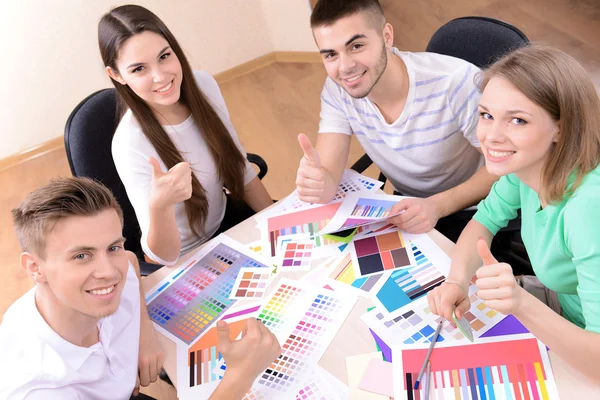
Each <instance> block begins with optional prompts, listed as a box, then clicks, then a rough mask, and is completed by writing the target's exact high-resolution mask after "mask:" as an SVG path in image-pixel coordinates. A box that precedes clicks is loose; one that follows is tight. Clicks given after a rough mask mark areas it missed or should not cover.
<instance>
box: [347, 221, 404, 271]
mask: <svg viewBox="0 0 600 400" xmlns="http://www.w3.org/2000/svg"><path fill="white" fill-rule="evenodd" d="M348 249H349V250H350V255H351V257H352V265H353V266H354V273H355V274H356V276H366V275H370V274H373V273H379V272H384V271H390V270H393V269H398V268H403V267H408V266H409V265H411V264H412V265H414V264H415V263H414V261H413V259H412V257H411V256H412V252H411V251H410V247H409V245H408V243H407V242H406V239H404V238H403V234H402V232H400V231H399V230H396V231H392V232H385V233H375V234H372V235H367V236H364V237H360V238H357V239H354V240H353V241H352V242H351V243H350V244H349V245H348Z"/></svg>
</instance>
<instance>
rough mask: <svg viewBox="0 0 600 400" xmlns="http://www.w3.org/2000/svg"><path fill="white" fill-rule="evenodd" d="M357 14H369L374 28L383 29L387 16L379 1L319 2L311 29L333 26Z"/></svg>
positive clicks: (345, 0) (311, 22) (327, 0)
mask: <svg viewBox="0 0 600 400" xmlns="http://www.w3.org/2000/svg"><path fill="white" fill-rule="evenodd" d="M356 13H367V14H369V17H370V19H371V20H372V21H373V23H374V26H376V27H378V28H379V25H381V28H383V25H384V24H385V16H384V14H383V8H381V4H379V1H378V0H319V1H318V2H317V4H316V5H315V8H314V9H313V12H312V15H311V17H310V27H311V28H316V27H319V26H327V25H332V24H334V23H335V22H336V21H338V20H340V19H342V18H345V17H349V16H350V15H353V14H356Z"/></svg>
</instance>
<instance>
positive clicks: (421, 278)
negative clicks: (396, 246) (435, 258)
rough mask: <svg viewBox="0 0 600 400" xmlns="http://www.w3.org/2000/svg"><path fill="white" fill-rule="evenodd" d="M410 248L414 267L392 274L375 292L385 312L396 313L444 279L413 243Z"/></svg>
mask: <svg viewBox="0 0 600 400" xmlns="http://www.w3.org/2000/svg"><path fill="white" fill-rule="evenodd" d="M410 247H411V252H412V253H413V257H414V259H415V264H416V265H414V266H410V267H408V268H403V269H400V270H398V271H394V272H392V274H391V275H390V277H389V278H388V279H387V280H386V281H385V283H384V284H383V286H382V287H381V289H380V290H379V291H378V292H377V295H376V298H377V300H378V302H379V303H380V304H381V305H382V306H383V307H384V308H385V309H386V311H387V312H393V311H396V310H398V309H400V308H402V307H404V306H405V305H407V304H410V303H411V302H413V301H414V300H416V299H418V298H420V297H422V296H425V295H426V294H427V292H429V291H430V290H433V289H434V288H436V287H438V286H439V285H441V284H442V282H444V280H445V279H446V277H445V276H444V275H443V274H442V272H441V271H440V270H439V269H438V268H436V267H435V266H434V265H433V263H432V262H431V261H429V259H428V258H427V257H426V256H425V254H423V253H422V252H421V250H419V249H418V248H417V246H416V245H415V244H414V243H410ZM357 253H358V250H357ZM382 258H383V256H382ZM359 260H360V258H359Z"/></svg>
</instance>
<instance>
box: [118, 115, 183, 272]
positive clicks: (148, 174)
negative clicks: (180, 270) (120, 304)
mask: <svg viewBox="0 0 600 400" xmlns="http://www.w3.org/2000/svg"><path fill="white" fill-rule="evenodd" d="M136 129H139V128H135V127H131V126H123V124H119V127H118V128H117V132H116V133H115V136H114V138H113V142H112V156H113V161H114V163H115V167H116V168H117V173H118V174H119V178H121V181H122V182H123V186H125V190H126V191H127V197H128V198H129V201H130V202H131V205H132V206H133V209H134V210H135V216H136V217H137V220H138V223H139V225H140V230H141V231H142V238H141V245H142V250H143V251H144V253H145V254H146V255H147V256H148V257H150V258H151V259H152V260H154V261H156V262H158V263H161V264H163V265H174V264H175V263H176V262H177V259H175V260H172V261H168V260H163V259H162V258H160V257H158V256H157V255H156V254H154V252H152V250H150V247H148V230H149V229H150V191H151V190H152V166H151V165H150V162H149V161H148V160H149V159H150V156H153V157H154V158H156V159H157V160H158V162H159V164H160V167H161V168H162V170H163V171H167V170H168V168H167V167H166V166H165V164H164V163H163V162H162V160H161V159H160V157H158V154H156V151H155V150H153V152H154V154H150V153H148V152H145V151H144V149H148V148H151V147H152V145H150V144H149V143H142V142H141V138H142V135H143V133H141V132H136V131H135V130H136ZM132 138H133V139H132ZM137 138H139V139H140V142H139V143H138V142H136V139H137ZM144 138H145V136H144Z"/></svg>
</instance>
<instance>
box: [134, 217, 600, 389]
mask: <svg viewBox="0 0 600 400" xmlns="http://www.w3.org/2000/svg"><path fill="white" fill-rule="evenodd" d="M226 234H227V235H228V236H229V237H231V238H233V239H235V240H237V241H238V242H240V243H243V244H246V243H251V242H253V241H256V240H258V239H259V238H260V232H259V230H258V229H257V228H256V221H255V220H254V219H253V218H251V219H249V220H246V221H244V222H242V223H241V224H239V225H237V226H235V227H233V228H232V229H230V230H229V231H227V232H226ZM429 236H430V237H431V238H432V239H433V241H434V242H435V243H436V244H437V245H438V246H439V247H440V248H441V249H442V250H443V251H444V252H445V253H446V254H448V255H449V256H450V255H451V252H452V250H453V248H454V243H452V242H451V241H450V240H448V239H447V238H446V237H445V236H443V235H441V234H440V233H439V232H437V231H435V230H434V231H431V232H430V233H429ZM193 253H194V252H193V251H192V252H190V253H188V254H189V255H186V256H184V257H182V258H181V259H180V261H179V263H180V264H183V263H185V262H186V260H187V259H189V258H190V257H191V255H192V254H193ZM173 268H175V266H173V267H163V268H161V269H159V270H158V271H156V272H154V273H153V274H152V275H149V276H147V277H146V278H144V279H143V281H142V285H143V287H144V290H145V291H148V290H150V289H151V288H152V287H153V286H154V285H155V284H156V283H158V282H159V281H160V280H161V279H163V278H165V277H166V276H167V275H168V274H169V273H170V272H171V271H172V270H173ZM280 275H284V276H285V277H289V278H299V277H301V276H302V275H303V273H299V272H295V273H284V274H280ZM275 283H276V281H275ZM372 305H373V303H372V302H371V301H370V300H368V299H365V298H360V299H359V300H358V302H357V303H356V305H355V307H354V309H353V310H352V312H351V313H350V315H349V316H348V319H347V320H346V321H345V323H344V325H342V327H341V329H340V330H339V332H338V334H337V336H336V337H335V338H334V339H333V341H332V342H331V345H330V346H329V348H328V349H327V351H326V352H325V354H324V355H323V357H322V358H321V361H320V362H319V365H320V366H321V367H323V368H325V369H326V370H327V371H329V372H330V373H331V374H333V375H334V376H336V377H337V378H338V379H339V380H341V381H342V382H344V383H347V377H346V362H345V361H346V357H347V356H354V355H359V354H363V353H370V352H373V351H375V350H376V348H375V342H374V340H373V337H372V336H371V334H370V333H369V329H368V328H367V326H366V325H365V324H364V323H363V322H362V321H361V320H360V316H361V315H362V314H364V313H365V312H366V310H367V308H368V307H371V306H372ZM158 336H159V340H160V342H161V344H162V346H163V349H164V351H165V363H164V369H165V371H166V372H167V374H168V375H169V377H170V378H171V381H173V383H174V384H175V385H176V384H177V368H176V366H177V360H176V357H177V356H176V345H175V343H173V342H172V341H171V340H170V339H168V338H166V337H165V336H163V335H161V334H159V335H158ZM550 362H551V364H552V370H553V372H554V377H555V379H556V385H557V387H558V392H559V394H560V397H561V398H562V399H567V400H571V399H586V400H587V399H590V400H591V399H596V398H600V385H595V384H593V383H591V382H590V381H589V380H588V379H587V378H585V377H584V376H582V375H581V374H580V373H579V372H577V371H575V370H574V369H573V368H571V367H570V366H569V365H567V364H566V363H565V362H564V361H562V359H560V358H559V357H557V356H556V355H554V354H553V353H552V352H550ZM590 362H598V361H597V360H594V361H593V360H590Z"/></svg>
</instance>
